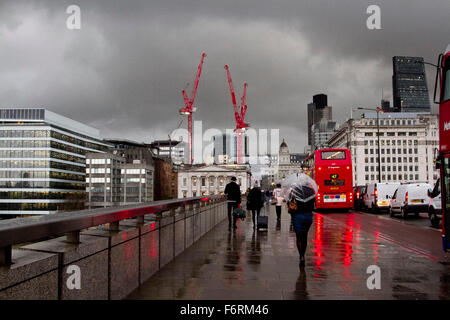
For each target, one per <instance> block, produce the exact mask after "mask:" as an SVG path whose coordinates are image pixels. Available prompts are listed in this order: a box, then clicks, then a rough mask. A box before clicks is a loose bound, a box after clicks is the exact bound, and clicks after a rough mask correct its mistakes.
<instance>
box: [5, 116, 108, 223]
mask: <svg viewBox="0 0 450 320" xmlns="http://www.w3.org/2000/svg"><path fill="white" fill-rule="evenodd" d="M108 147H110V145H109V144H108V143H106V142H104V141H102V140H101V139H100V134H99V131H98V130H97V129H95V128H92V127H90V126H87V125H85V124H83V123H80V122H78V121H75V120H72V119H69V118H67V117H64V116H62V115H59V114H56V113H54V112H51V111H49V110H46V109H43V108H27V109H0V215H12V216H21V215H42V214H50V213H56V212H58V211H69V210H75V209H83V208H84V203H85V198H86V193H85V188H86V187H85V178H86V177H85V176H86V173H85V172H86V154H87V153H89V152H92V153H98V152H105V151H106V150H107V149H108Z"/></svg>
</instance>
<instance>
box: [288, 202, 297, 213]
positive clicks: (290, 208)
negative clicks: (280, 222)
mask: <svg viewBox="0 0 450 320" xmlns="http://www.w3.org/2000/svg"><path fill="white" fill-rule="evenodd" d="M297 210H298V206H297V201H296V200H292V201H289V206H288V213H295V212H297Z"/></svg>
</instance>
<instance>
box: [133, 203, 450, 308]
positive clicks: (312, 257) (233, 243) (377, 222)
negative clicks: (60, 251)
mask: <svg viewBox="0 0 450 320" xmlns="http://www.w3.org/2000/svg"><path fill="white" fill-rule="evenodd" d="M274 209H275V208H274V207H273V206H271V207H270V217H269V230H260V231H256V230H254V229H253V228H252V222H251V218H250V219H249V218H247V219H246V220H245V221H239V222H238V228H237V229H236V230H232V231H228V222H227V221H224V222H223V223H221V224H219V225H218V226H217V227H216V228H214V229H213V230H211V231H210V232H209V233H207V234H206V235H204V236H203V237H202V238H201V239H200V240H199V241H198V242H196V243H195V244H193V245H192V246H191V247H190V248H189V249H187V250H185V251H184V252H183V253H181V254H180V255H179V256H178V257H177V258H175V259H174V260H173V261H172V262H171V263H169V264H168V265H166V266H165V267H164V268H162V269H161V270H160V271H159V272H158V273H156V274H155V275H154V276H153V277H152V278H150V279H149V280H148V281H147V282H145V283H144V284H143V285H142V286H141V287H139V288H138V289H136V290H135V291H134V292H133V293H132V294H130V295H129V296H128V299H188V300H191V299H200V300H211V299H214V300H216V299H217V300H240V299H243V300H254V299H257V300H266V299H269V300H280V299H288V300H292V299H389V300H391V299H450V264H449V261H450V259H449V258H448V257H447V255H445V254H444V253H443V252H440V253H439V252H438V251H439V248H440V245H441V242H440V233H439V232H438V231H436V230H431V229H430V230H425V229H423V228H418V227H415V226H412V225H409V224H402V223H398V222H397V221H394V220H388V219H384V218H382V217H376V216H373V215H368V214H364V213H336V214H334V213H331V214H330V213H325V214H314V218H313V219H314V220H313V225H312V226H311V229H310V232H309V243H308V248H307V253H306V266H305V267H304V268H300V267H299V258H298V251H297V248H296V244H295V233H293V232H292V230H291V229H290V215H289V214H288V213H287V211H286V209H285V208H283V212H282V220H281V223H279V224H277V223H276V216H275V210H274ZM370 265H376V266H378V267H379V268H380V269H379V270H380V273H381V278H380V279H381V281H380V284H381V289H372V290H370V289H368V287H367V279H368V278H369V277H370V276H371V274H369V273H367V268H368V267H369V266H370Z"/></svg>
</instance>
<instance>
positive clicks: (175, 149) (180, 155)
mask: <svg viewBox="0 0 450 320" xmlns="http://www.w3.org/2000/svg"><path fill="white" fill-rule="evenodd" d="M150 148H151V150H152V152H153V154H154V155H156V156H158V157H161V158H165V159H169V160H171V161H172V163H174V164H176V165H180V164H184V163H189V159H188V144H187V143H186V142H183V141H177V140H155V141H153V142H152V143H151V144H150Z"/></svg>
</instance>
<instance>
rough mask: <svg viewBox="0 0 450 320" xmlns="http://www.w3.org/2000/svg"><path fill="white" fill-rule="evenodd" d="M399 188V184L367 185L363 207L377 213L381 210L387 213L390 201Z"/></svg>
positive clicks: (381, 183)
mask: <svg viewBox="0 0 450 320" xmlns="http://www.w3.org/2000/svg"><path fill="white" fill-rule="evenodd" d="M399 186H400V183H399V182H377V183H369V184H368V185H367V192H366V194H365V196H364V206H365V207H366V208H367V209H369V210H370V211H373V212H377V213H378V212H380V211H382V210H383V211H387V212H389V204H390V200H391V198H392V196H393V194H394V192H395V190H397V188H398V187H399Z"/></svg>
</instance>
